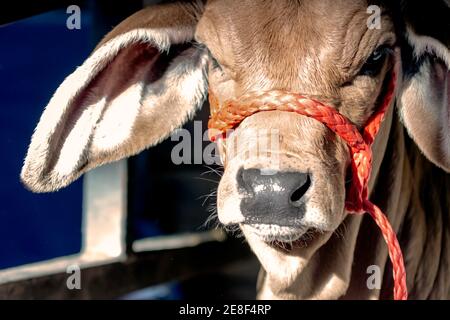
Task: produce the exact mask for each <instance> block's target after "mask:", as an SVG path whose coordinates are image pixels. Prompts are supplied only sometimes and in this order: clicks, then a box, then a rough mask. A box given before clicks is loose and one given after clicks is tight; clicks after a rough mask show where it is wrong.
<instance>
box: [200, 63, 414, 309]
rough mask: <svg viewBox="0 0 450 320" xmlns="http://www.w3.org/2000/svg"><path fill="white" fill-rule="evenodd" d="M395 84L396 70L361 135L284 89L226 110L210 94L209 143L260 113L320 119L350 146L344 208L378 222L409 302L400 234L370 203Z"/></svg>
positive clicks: (398, 294)
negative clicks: (375, 151) (378, 144)
mask: <svg viewBox="0 0 450 320" xmlns="http://www.w3.org/2000/svg"><path fill="white" fill-rule="evenodd" d="M396 81H397V77H396V72H395V71H392V73H391V77H390V81H389V84H388V87H387V90H386V94H385V97H384V100H383V102H382V104H381V105H380V107H379V108H378V110H376V112H375V113H374V114H372V116H371V117H370V118H369V120H368V121H367V123H366V126H365V127H364V129H363V132H362V134H361V133H360V132H359V131H358V128H357V127H356V126H355V125H354V124H353V123H352V122H351V121H350V120H348V119H347V118H346V117H345V116H343V115H342V114H340V113H339V112H338V111H336V109H334V108H332V107H330V106H327V105H325V104H323V103H321V102H320V101H317V100H314V99H310V98H307V97H305V96H302V95H300V94H297V93H292V92H287V91H283V90H270V91H264V92H257V93H250V94H246V95H244V96H242V97H240V98H239V99H231V100H227V101H225V103H224V104H223V105H222V107H219V103H218V100H217V99H216V97H215V96H214V95H213V94H212V93H211V92H210V94H209V101H210V105H211V110H214V111H213V113H212V114H211V117H210V119H209V122H208V127H209V129H210V130H209V132H210V140H211V141H216V140H217V139H218V138H222V139H225V138H226V132H227V130H229V129H234V128H236V127H237V126H238V125H239V124H240V123H241V122H242V121H243V120H244V119H245V118H247V117H249V116H251V115H253V114H255V113H257V112H261V111H275V110H278V111H287V112H295V113H298V114H300V115H303V116H306V117H310V118H313V119H316V120H317V121H320V122H322V123H323V124H324V125H326V126H327V127H328V128H329V129H330V130H332V131H333V132H334V133H336V134H337V135H338V136H339V137H341V138H342V139H343V140H344V141H345V142H346V143H347V145H348V147H349V151H350V155H351V171H352V180H351V184H350V186H349V187H348V189H347V192H346V201H345V208H346V210H347V211H348V212H350V213H354V214H361V213H364V212H367V213H369V214H370V216H371V217H372V218H373V220H375V222H376V224H377V225H378V227H379V228H380V230H381V232H382V234H383V237H384V240H385V241H386V243H387V247H388V252H389V257H390V259H391V262H392V269H393V278H394V299H395V300H406V299H407V297H408V292H407V288H406V272H405V266H404V262H403V255H402V251H401V249H400V245H399V243H398V240H397V236H396V234H395V232H394V230H393V229H392V226H391V225H390V223H389V221H388V219H387V218H386V216H385V215H384V214H383V212H382V211H381V210H380V209H379V208H378V207H377V206H376V205H374V204H373V203H372V202H370V200H369V199H368V182H369V177H370V172H371V170H372V150H371V146H372V143H373V141H374V139H375V136H376V135H377V133H378V131H379V129H380V125H381V122H382V120H383V118H384V115H385V113H386V111H387V109H388V107H389V106H390V104H391V102H392V99H393V96H394V91H395V85H396ZM211 129H215V130H211ZM217 133H218V134H217Z"/></svg>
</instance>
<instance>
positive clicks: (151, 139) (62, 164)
mask: <svg viewBox="0 0 450 320" xmlns="http://www.w3.org/2000/svg"><path fill="white" fill-rule="evenodd" d="M193 36H194V28H193V27H183V28H159V29H156V30H153V29H135V30H132V31H129V32H127V33H124V34H121V35H119V36H117V37H115V38H112V39H111V40H109V41H107V42H106V43H104V44H103V45H101V46H100V47H99V48H98V49H97V50H96V51H94V53H93V54H92V55H91V56H90V57H89V58H88V59H87V60H86V61H85V62H84V63H83V65H82V66H80V67H78V68H77V69H76V70H75V72H74V73H72V74H71V75H70V76H68V77H67V78H66V79H65V81H64V82H63V83H62V84H61V86H60V87H59V88H58V89H57V90H56V92H55V94H54V96H53V97H52V98H51V100H50V102H49V104H48V106H47V107H46V108H45V111H44V113H43V114H42V116H41V119H40V121H39V124H38V125H37V127H36V129H35V132H34V134H33V137H32V139H31V143H30V147H29V149H28V152H27V156H26V158H25V162H24V166H23V168H22V172H21V179H22V181H23V182H24V184H25V185H26V186H27V187H28V188H29V189H31V190H33V191H35V192H47V191H54V190H57V189H59V188H61V187H64V186H66V185H68V184H69V183H70V182H72V181H73V180H75V179H76V178H78V177H79V176H80V175H81V174H82V173H84V172H85V171H87V170H89V169H91V168H94V167H96V166H98V165H101V164H103V163H107V162H111V161H115V160H118V159H121V158H124V157H126V156H129V155H132V154H135V153H137V152H139V151H141V150H142V149H144V148H146V147H148V146H151V145H153V144H155V143H157V142H159V141H160V140H161V139H163V138H165V137H167V135H169V134H170V132H171V131H172V130H173V129H174V128H176V127H179V126H181V125H182V124H183V123H184V122H185V121H186V120H187V119H188V118H189V117H190V116H192V114H193V113H194V112H195V111H196V109H198V108H199V107H200V106H201V104H202V102H203V100H204V98H205V95H206V89H207V80H206V76H205V72H206V71H205V70H206V65H207V60H208V55H207V54H206V52H204V51H203V50H201V49H199V48H195V47H190V48H187V49H185V50H184V51H183V52H181V54H179V55H177V56H176V57H175V58H174V59H173V60H172V61H171V63H170V64H169V65H168V66H167V68H166V70H165V72H164V73H163V75H162V76H161V77H160V78H158V79H157V80H156V81H154V82H151V83H148V82H147V78H148V69H151V68H152V67H153V64H154V63H155V61H156V60H157V59H158V56H155V57H154V58H152V57H150V58H149V59H147V60H145V59H141V58H140V57H139V56H138V55H137V56H136V57H135V58H136V62H135V65H133V67H135V69H136V70H135V72H134V73H133V74H131V73H130V74H129V75H128V74H126V72H128V71H124V72H125V75H124V77H125V78H127V79H123V80H121V79H120V77H121V76H123V74H122V73H121V72H122V70H123V69H126V67H124V66H123V64H124V63H125V62H126V61H128V59H127V58H126V57H122V58H121V57H120V56H121V55H122V54H128V53H127V52H126V50H128V49H127V48H130V47H132V46H134V45H135V46H136V48H137V49H136V50H137V51H138V52H139V50H143V51H142V52H143V54H144V55H145V54H147V55H148V53H146V52H145V49H142V48H143V46H144V45H145V46H148V48H149V50H151V49H152V48H156V49H157V52H159V53H158V54H164V53H165V52H167V51H168V50H169V49H170V47H171V46H173V45H174V44H182V43H186V42H188V41H190V40H191V39H193ZM133 50H134V49H133ZM133 50H131V51H130V52H131V54H134V53H133V52H134V51H136V50H134V51H133ZM123 52H125V53H123ZM116 59H117V60H119V62H116V61H115V60H116ZM130 60H132V59H130ZM141 60H143V61H141ZM153 60H154V61H153ZM132 62H134V61H133V60H132ZM108 70H111V71H108ZM105 72H106V74H105ZM118 72H120V74H119V73H118ZM114 86H116V87H117V89H114Z"/></svg>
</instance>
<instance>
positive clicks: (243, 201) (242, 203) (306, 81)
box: [196, 0, 396, 241]
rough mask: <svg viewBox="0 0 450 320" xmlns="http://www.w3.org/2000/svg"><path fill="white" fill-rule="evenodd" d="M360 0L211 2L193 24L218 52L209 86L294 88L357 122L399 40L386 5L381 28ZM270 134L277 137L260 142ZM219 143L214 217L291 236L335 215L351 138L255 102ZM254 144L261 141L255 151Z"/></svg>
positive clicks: (325, 225) (340, 209) (329, 226)
mask: <svg viewBox="0 0 450 320" xmlns="http://www.w3.org/2000/svg"><path fill="white" fill-rule="evenodd" d="M367 6H368V4H367V2H366V1H332V0H330V1H303V2H295V1H281V2H275V1H274V2H264V3H262V4H261V5H258V6H255V4H254V1H216V2H213V3H212V4H211V5H210V6H207V7H206V10H205V12H204V14H203V16H202V18H201V19H200V22H199V25H198V27H197V32H196V36H197V39H198V40H199V41H200V42H201V43H203V44H204V45H206V46H207V47H208V48H209V51H210V52H211V55H212V57H213V58H214V59H215V61H214V63H212V64H211V65H210V70H209V84H210V90H211V92H214V93H215V96H216V97H217V99H218V100H219V105H220V103H221V102H222V103H223V102H224V101H226V100H227V99H230V98H238V97H239V96H241V95H243V94H244V93H247V92H252V91H260V90H270V89H284V90H288V91H293V92H299V93H301V94H303V95H305V96H309V97H314V98H317V99H320V100H321V101H324V102H326V103H328V104H329V105H331V106H334V107H335V108H336V109H338V110H339V112H341V113H342V114H344V115H345V116H347V117H348V118H349V119H350V120H351V121H352V122H354V123H355V124H357V125H358V126H360V127H361V126H362V125H363V124H365V122H366V121H367V119H368V118H369V116H370V115H371V114H372V112H373V111H374V110H375V108H376V107H377V103H379V102H380V101H379V100H380V99H379V97H380V96H382V94H383V84H384V80H385V78H386V75H387V73H388V70H390V69H391V68H392V67H393V55H394V52H395V45H396V35H395V29H394V24H393V22H392V19H391V17H390V16H389V14H387V13H386V12H385V13H384V14H382V16H381V21H380V26H381V28H380V29H373V30H372V29H369V28H368V18H369V15H368V13H367ZM269 12H270V14H268V13H269ZM349 44H352V45H349ZM274 136H275V138H274ZM274 139H275V140H276V141H275V142H276V143H273V144H274V145H275V146H271V145H270V143H262V142H264V140H269V142H272V141H273V140H274ZM219 144H220V150H221V154H222V159H224V162H225V164H226V167H225V171H224V175H223V177H222V180H221V182H220V185H219V189H218V203H217V205H218V213H219V219H220V220H221V222H223V223H225V224H229V223H236V224H240V225H241V226H242V227H243V228H244V229H245V231H247V232H254V233H257V234H258V235H259V236H260V237H261V238H263V239H264V240H265V241H271V240H280V241H293V240H297V239H298V238H300V237H301V236H302V235H303V234H305V233H306V232H307V231H308V230H317V231H321V232H324V231H333V230H335V229H336V228H337V226H338V225H339V224H340V223H341V221H342V219H343V217H344V200H345V181H346V173H347V171H346V170H347V167H348V163H349V153H348V147H347V145H346V144H345V143H344V142H343V141H342V140H341V139H339V138H338V137H337V136H335V135H334V134H333V133H332V132H331V131H330V130H329V129H327V128H326V127H325V125H323V124H322V123H320V122H318V121H316V120H313V119H311V118H307V117H305V116H300V115H298V114H293V113H287V112H280V111H271V112H262V113H258V114H255V115H253V116H251V117H249V118H247V119H245V120H244V121H243V122H242V123H241V124H240V125H239V127H238V128H237V129H236V130H235V131H234V132H233V133H232V134H231V135H230V136H229V137H228V138H227V140H220V141H219ZM230 145H231V146H230ZM261 145H267V150H257V151H256V152H255V150H254V149H256V148H257V147H258V146H261ZM230 149H231V150H230ZM260 149H261V148H260ZM230 151H231V152H230ZM261 170H262V171H261ZM331 195H332V196H331Z"/></svg>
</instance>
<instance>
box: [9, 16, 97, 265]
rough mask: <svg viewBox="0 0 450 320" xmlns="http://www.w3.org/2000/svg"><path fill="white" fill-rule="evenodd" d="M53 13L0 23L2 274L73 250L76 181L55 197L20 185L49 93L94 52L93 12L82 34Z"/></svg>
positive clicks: (77, 234) (77, 233) (76, 242)
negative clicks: (92, 37)
mask: <svg viewBox="0 0 450 320" xmlns="http://www.w3.org/2000/svg"><path fill="white" fill-rule="evenodd" d="M67 17H68V15H67V14H66V13H65V11H64V10H60V11H53V12H49V13H46V14H42V15H38V16H35V17H32V18H29V19H25V20H21V21H18V22H15V23H12V24H8V25H4V26H0V44H1V45H0V46H1V47H0V150H1V152H2V157H1V160H0V170H1V183H0V269H2V268H7V267H11V266H16V265H20V264H24V263H30V262H35V261H39V260H45V259H49V258H53V257H57V256H62V255H67V254H73V253H77V252H79V250H80V248H81V210H82V181H81V179H80V180H79V181H77V182H76V183H74V184H72V185H71V186H69V187H68V188H66V189H64V190H61V191H59V192H57V193H53V194H33V193H31V192H29V191H27V190H26V189H25V188H24V187H23V185H22V184H21V183H20V181H19V174H20V169H21V166H22V163H23V158H24V156H25V153H26V150H27V146H28V143H29V141H30V137H31V135H32V132H33V130H34V128H35V126H36V124H37V122H38V120H39V117H40V115H41V113H42V111H43V108H44V107H45V106H46V105H47V102H48V101H49V99H50V97H51V95H52V94H53V92H54V91H55V89H56V88H57V87H58V85H59V84H60V83H61V82H62V81H63V80H64V78H65V77H66V76H67V75H68V74H70V73H71V72H72V71H73V70H74V69H75V67H76V66H78V65H80V64H81V63H82V62H83V60H84V59H85V58H86V57H87V56H88V54H89V52H90V51H91V50H92V48H93V44H92V42H91V41H90V34H91V33H90V31H91V30H90V28H91V18H90V17H91V15H90V12H87V11H86V10H84V11H82V16H81V18H82V24H81V30H69V29H67V28H66V20H67Z"/></svg>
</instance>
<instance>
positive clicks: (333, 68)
mask: <svg viewBox="0 0 450 320" xmlns="http://www.w3.org/2000/svg"><path fill="white" fill-rule="evenodd" d="M427 5H428V7H426V8H425V7H421V6H420V5H419V4H417V3H416V2H415V1H400V0H399V1H382V0H379V1H375V0H373V1H372V0H337V1H336V0H298V1H294V0H281V1H280V0H277V1H253V0H239V1H238V0H215V1H214V0H211V1H205V2H200V1H198V2H193V3H190V2H180V3H171V4H164V5H158V6H152V7H148V8H146V9H144V10H142V11H140V12H137V13H136V14H134V15H132V16H131V17H129V18H128V19H126V20H125V21H123V22H122V23H121V24H119V25H118V26H117V27H116V28H115V29H114V30H112V31H111V32H110V33H109V34H108V35H106V37H105V38H104V39H103V40H102V41H101V42H100V44H99V45H98V46H97V48H96V49H95V50H94V52H93V53H92V54H91V56H90V57H89V58H88V59H87V60H86V61H85V62H84V63H83V65H82V66H80V67H79V68H77V69H76V70H75V72H74V73H73V74H71V75H70V76H69V77H67V79H66V80H65V81H64V82H63V83H62V84H61V86H60V87H59V88H58V89H57V91H56V93H55V94H54V96H53V97H52V99H51V100H50V102H49V104H48V106H47V108H46V109H45V111H44V113H43V115H42V117H41V120H40V122H39V124H38V126H37V128H36V131H35V133H34V134H33V137H32V140H31V144H30V147H29V150H28V154H27V156H26V159H25V164H24V167H23V170H22V174H21V178H22V180H23V182H24V183H25V185H26V186H28V188H30V189H31V190H32V191H35V192H48V191H54V190H57V189H59V188H62V187H64V186H66V185H68V184H69V183H71V182H72V181H74V180H75V179H77V178H78V177H79V176H80V175H82V174H83V173H84V172H86V171H88V170H90V169H92V168H94V167H97V166H99V165H101V164H104V163H107V162H111V161H116V160H119V159H122V158H124V157H127V156H129V155H133V154H136V153H138V152H140V151H141V150H143V149H145V148H148V147H149V146H152V145H154V144H156V143H158V142H159V141H161V140H162V139H164V138H166V137H167V136H168V135H169V134H170V133H171V132H172V131H173V130H174V129H175V128H177V127H180V126H181V125H183V124H184V123H185V122H186V121H187V120H188V119H189V118H191V116H192V115H193V114H194V113H195V112H196V111H197V110H198V109H199V108H200V107H201V106H202V103H203V101H204V99H205V98H206V96H207V92H208V89H209V90H210V91H211V92H214V99H215V104H214V105H215V106H216V107H219V106H221V105H223V103H224V102H225V101H227V100H229V99H239V97H241V96H242V95H244V94H246V93H249V92H253V91H263V90H273V89H281V90H287V91H291V92H298V93H301V94H303V95H305V96H307V97H312V98H317V99H320V100H321V101H323V102H326V103H327V104H328V105H330V106H332V107H333V108H336V109H337V110H338V111H339V112H340V113H341V114H342V115H344V116H346V117H347V118H348V119H349V120H350V121H351V122H352V123H354V124H355V125H356V126H357V127H358V128H362V127H363V126H364V124H365V123H366V122H367V120H368V119H369V118H370V116H371V115H372V114H373V112H374V111H375V110H377V107H378V106H379V104H380V103H381V100H382V98H383V96H384V93H385V90H386V85H387V81H386V79H387V78H388V75H389V74H390V71H391V70H392V69H393V68H397V69H398V74H397V78H398V80H397V83H396V92H395V97H396V99H394V101H393V102H392V106H390V108H389V109H388V112H387V114H386V117H385V121H384V122H383V123H382V126H381V128H380V132H379V134H378V136H377V138H376V140H375V142H374V145H373V147H372V149H373V155H374V158H373V170H372V175H371V178H370V181H369V194H370V199H371V200H372V201H373V202H374V203H377V204H378V205H379V206H380V207H381V208H382V209H383V211H384V212H385V213H386V215H387V217H388V218H389V220H390V222H391V224H392V226H393V228H394V230H395V231H396V232H397V234H398V238H399V241H400V244H401V247H402V250H403V253H404V258H405V266H406V271H407V276H408V277H407V286H408V289H409V292H410V297H411V298H413V299H425V298H447V297H448V296H449V294H450V277H449V275H448V271H449V264H450V260H449V259H450V242H449V235H450V234H449V222H448V218H449V196H448V194H447V187H448V183H449V176H448V175H447V173H446V172H448V171H449V170H450V135H449V130H450V125H449V121H450V118H449V106H450V105H449V103H450V79H449V77H450V73H449V66H450V51H449V50H450V49H449V47H450V35H449V32H448V30H449V21H450V19H449V17H450V8H449V5H448V2H447V1H443V0H441V1H435V2H433V3H429V4H427ZM368 8H369V10H368ZM372 9H373V10H374V11H373V12H377V10H379V16H376V15H375V16H371V13H368V12H372V11H371V10H372ZM373 17H375V20H372V18H373ZM212 111H217V110H212ZM255 129H266V130H274V131H276V132H277V137H278V138H277V142H278V143H277V148H276V149H270V147H269V153H271V154H276V155H277V157H253V156H251V155H252V154H254V153H252V149H253V148H254V145H255V141H256V139H258V138H259V135H260V133H259V132H260V131H258V130H255ZM231 136H232V137H234V138H236V139H238V141H239V147H240V152H229V151H230V146H229V145H227V144H229V142H228V141H229V140H228V139H227V140H224V139H219V141H218V149H219V150H220V155H221V158H222V159H223V162H224V164H225V166H224V169H225V170H224V174H223V177H222V179H221V181H220V184H219V187H218V198H217V209H218V216H219V220H220V221H221V222H222V223H223V224H224V225H236V224H237V225H239V227H240V228H241V229H242V231H243V233H244V235H245V236H246V238H247V240H248V242H249V244H250V246H251V248H252V249H253V251H254V252H255V254H256V255H257V257H258V258H259V260H260V262H261V264H262V269H261V273H260V277H259V281H258V297H259V298H281V299H307V298H308V299H338V298H342V299H349V298H358V299H377V298H389V297H391V289H392V279H391V272H390V271H389V270H390V268H391V266H390V264H389V263H388V255H387V249H386V245H385V243H384V242H383V240H382V237H381V236H380V234H379V232H378V230H377V229H376V227H375V225H374V224H373V222H372V221H371V220H370V219H368V218H366V217H365V216H362V215H349V214H348V212H347V211H346V210H345V206H344V202H345V201H344V200H345V196H346V179H347V178H348V176H347V172H348V168H349V163H350V158H349V152H348V148H347V146H346V144H345V142H344V141H343V140H342V139H340V138H339V137H338V136H336V135H335V134H334V133H333V132H332V131H330V130H329V129H328V128H327V127H326V126H325V125H324V124H322V123H321V122H318V121H316V120H314V119H311V118H307V117H305V116H302V115H299V114H295V113H291V112H282V111H267V112H260V113H256V114H254V115H252V116H250V117H247V118H246V119H244V120H243V121H242V123H241V124H240V125H239V126H238V127H237V128H236V129H235V130H234V132H233V133H232V134H231ZM275 158H276V163H275V160H274V159H275ZM267 172H270V174H267ZM371 265H376V266H378V267H379V268H380V270H381V272H382V274H383V281H382V285H381V288H379V289H374V290H372V289H369V288H368V286H367V285H366V279H367V274H366V270H367V267H368V266H371Z"/></svg>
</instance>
